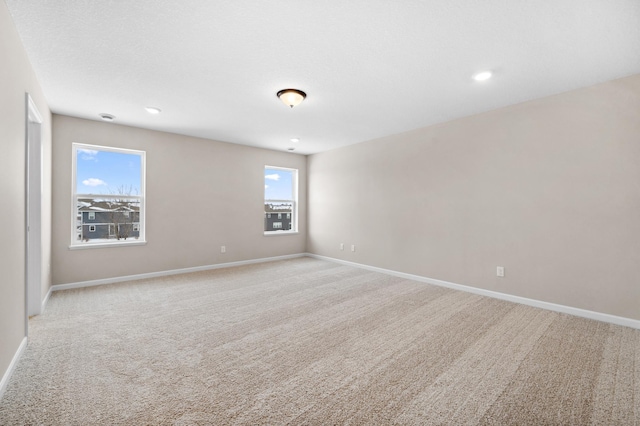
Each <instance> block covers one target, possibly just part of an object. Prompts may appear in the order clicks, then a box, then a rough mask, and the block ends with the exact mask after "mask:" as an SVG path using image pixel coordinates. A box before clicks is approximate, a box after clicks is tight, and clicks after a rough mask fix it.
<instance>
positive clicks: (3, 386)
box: [0, 336, 27, 400]
mask: <svg viewBox="0 0 640 426" xmlns="http://www.w3.org/2000/svg"><path fill="white" fill-rule="evenodd" d="M26 347H27V337H26V336H25V337H24V338H23V339H22V342H21V343H20V346H18V350H17V351H16V353H15V355H14V356H13V359H12V360H11V363H10V364H9V367H8V368H7V371H5V373H4V375H3V376H2V380H1V381H0V400H2V397H3V396H4V392H5V391H6V390H7V386H8V385H9V380H10V379H11V375H13V371H14V370H15V369H16V366H17V365H18V361H19V360H20V357H22V353H23V352H24V350H25V349H26Z"/></svg>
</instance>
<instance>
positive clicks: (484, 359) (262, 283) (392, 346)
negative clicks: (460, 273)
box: [0, 258, 640, 425]
mask: <svg viewBox="0 0 640 426" xmlns="http://www.w3.org/2000/svg"><path fill="white" fill-rule="evenodd" d="M30 336H31V337H30V340H29V345H28V347H27V349H26V351H25V353H24V355H23V357H22V359H21V361H20V363H19V364H18V366H17V369H16V371H15V373H14V375H13V377H12V379H11V381H10V383H9V386H8V389H7V392H6V393H5V396H4V398H3V399H2V401H0V423H1V424H3V425H5V424H8V425H23V424H64V425H89V424H105V425H118V424H135V425H138V424H175V425H197V424H216V425H226V424H251V425H256V424H270V425H277V424H292V425H331V424H354V425H361V424H362V425H364V424H366V425H373V424H406V425H436V424H451V425H459V424H469V425H476V424H499V425H505V424H513V425H515V424H517V425H526V424H531V425H560V424H562V425H565V424H567V425H569V424H575V425H588V424H602V425H634V424H635V425H638V424H640V331H638V330H633V329H630V328H625V327H620V326H615V325H609V324H605V323H601V322H596V321H590V320H586V319H581V318H576V317H572V316H568V315H563V314H558V313H554V312H549V311H544V310H541V309H536V308H531V307H527V306H523V305H517V304H513V303H508V302H504V301H499V300H495V299H490V298H485V297H480V296H476V295H473V294H468V293H463V292H457V291H453V290H449V289H444V288H440V287H435V286H430V285H427V284H424V283H418V282H413V281H408V280H404V279H401V278H396V277H391V276H387V275H384V274H380V273H374V272H369V271H365V270H361V269H356V268H352V267H347V266H342V265H338V264H334V263H330V262H325V261H320V260H316V259H310V258H300V259H293V260H288V261H280V262H273V263H266V264H257V265H250V266H244V267H237V268H230V269H221V270H214V271H207V272H199V273H192V274H186V275H179V276H170V277H163V278H156V279H149V280H142V281H136V282H131V283H122V284H114V285H105V286H100V287H92V288H85V289H78V290H67V291H60V292H56V293H54V294H53V296H52V297H51V299H50V300H49V303H48V306H47V309H46V311H45V312H44V314H43V315H41V316H39V317H36V318H34V319H32V320H31V321H30Z"/></svg>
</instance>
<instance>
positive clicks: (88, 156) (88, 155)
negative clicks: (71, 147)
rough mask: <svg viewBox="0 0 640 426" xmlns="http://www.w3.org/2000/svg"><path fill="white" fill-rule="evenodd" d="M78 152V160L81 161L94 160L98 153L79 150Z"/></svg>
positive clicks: (93, 150)
mask: <svg viewBox="0 0 640 426" xmlns="http://www.w3.org/2000/svg"><path fill="white" fill-rule="evenodd" d="M78 152H79V153H81V154H82V155H81V156H80V158H81V159H83V160H95V159H96V155H98V151H96V150H95V149H79V150H78ZM96 161H97V160H96Z"/></svg>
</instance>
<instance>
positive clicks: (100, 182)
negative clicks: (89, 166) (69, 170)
mask: <svg viewBox="0 0 640 426" xmlns="http://www.w3.org/2000/svg"><path fill="white" fill-rule="evenodd" d="M82 184H83V185H84V186H100V185H106V184H107V183H106V182H105V181H103V180H102V179H97V178H89V179H85V180H83V181H82Z"/></svg>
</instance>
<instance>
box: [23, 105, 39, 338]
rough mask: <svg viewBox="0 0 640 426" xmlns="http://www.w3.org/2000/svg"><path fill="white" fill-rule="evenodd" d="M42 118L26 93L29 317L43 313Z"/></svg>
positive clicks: (26, 325)
mask: <svg viewBox="0 0 640 426" xmlns="http://www.w3.org/2000/svg"><path fill="white" fill-rule="evenodd" d="M41 127H42V116H41V115H40V112H39V111H38V108H37V107H36V105H35V103H34V102H33V99H31V96H30V95H29V94H28V93H27V94H26V197H25V200H26V230H25V235H26V248H25V250H26V261H25V299H26V311H27V316H26V319H25V328H26V330H25V332H28V320H29V317H30V316H33V315H39V314H40V313H41V312H42V187H43V182H42V168H43V167H42V166H43V164H42V134H41V133H42V129H41Z"/></svg>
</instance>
